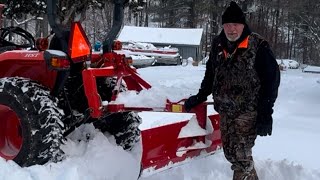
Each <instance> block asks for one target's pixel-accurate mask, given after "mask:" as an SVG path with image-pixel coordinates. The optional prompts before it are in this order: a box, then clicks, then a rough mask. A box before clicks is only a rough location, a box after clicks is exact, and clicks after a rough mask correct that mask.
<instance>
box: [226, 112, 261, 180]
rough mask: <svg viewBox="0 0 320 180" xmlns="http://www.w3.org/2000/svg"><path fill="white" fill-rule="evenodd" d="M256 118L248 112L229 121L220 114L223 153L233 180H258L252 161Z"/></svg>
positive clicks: (254, 113) (252, 113) (255, 114)
mask: <svg viewBox="0 0 320 180" xmlns="http://www.w3.org/2000/svg"><path fill="white" fill-rule="evenodd" d="M256 116H257V113H256V112H249V113H245V114H241V115H240V116H238V117H237V118H234V119H231V118H228V116H227V115H224V114H220V119H221V120H220V121H221V122H220V130H221V140H222V144H223V151H224V155H225V157H226V159H227V160H228V161H229V162H230V163H231V164H232V166H231V169H232V170H234V175H233V180H258V177H257V173H256V171H255V169H254V163H253V159H252V147H253V146H254V141H255V139H256V137H257V133H256V128H255V123H256Z"/></svg>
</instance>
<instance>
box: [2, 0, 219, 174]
mask: <svg viewBox="0 0 320 180" xmlns="http://www.w3.org/2000/svg"><path fill="white" fill-rule="evenodd" d="M114 2H115V6H114V20H113V26H112V28H111V30H110V32H109V34H108V36H107V37H106V40H105V41H104V43H103V53H98V54H94V53H92V51H91V45H90V43H89V41H88V39H87V37H86V35H85V33H84V30H83V29H82V27H81V24H80V23H79V22H73V23H72V26H71V28H70V29H64V28H63V27H62V26H60V25H59V24H57V23H56V17H55V14H56V0H48V1H47V12H48V19H49V23H50V26H51V28H52V31H53V32H54V34H55V35H54V37H53V39H52V40H51V42H50V45H49V49H46V48H47V46H48V40H47V39H46V38H44V39H40V40H37V41H35V40H34V38H33V37H32V36H31V35H30V34H29V33H28V32H25V31H24V30H22V29H20V28H13V27H11V28H5V29H2V32H1V37H0V38H1V42H0V43H1V44H0V45H1V47H0V157H2V158H4V159H7V160H13V161H15V162H16V163H18V164H19V165H21V166H30V165H34V164H44V163H46V162H48V161H54V162H56V161H59V160H61V159H63V155H64V153H63V151H62V150H61V148H60V146H61V145H62V144H63V143H64V139H65V137H66V136H67V135H68V134H69V133H70V132H72V131H73V130H74V129H75V128H76V127H78V126H80V125H82V124H84V123H93V124H94V126H95V127H96V128H99V129H100V130H101V131H102V132H104V131H108V132H109V133H111V134H112V135H114V136H115V139H116V142H117V144H119V145H120V146H122V147H123V148H124V149H125V150H128V151H130V150H131V149H132V148H133V147H134V146H135V145H139V144H142V149H143V154H142V162H141V164H142V168H143V169H160V168H162V167H165V166H166V165H168V164H175V163H177V162H181V161H183V160H185V159H186V158H190V157H196V156H200V155H207V154H212V153H214V152H216V150H217V149H219V147H221V139H220V130H219V116H218V115H211V116H207V110H206V108H207V105H208V103H203V104H201V105H199V106H198V107H196V108H195V109H194V111H193V112H194V113H196V117H197V118H196V121H197V124H198V126H199V127H201V128H203V130H204V133H202V134H187V135H183V136H181V134H180V133H181V131H182V129H184V128H186V126H187V125H188V124H189V122H190V121H191V120H190V119H183V120H181V121H175V122H172V123H170V122H168V123H163V125H162V126H158V127H149V128H147V129H143V130H142V131H141V130H140V129H139V125H140V124H141V118H140V117H139V115H138V113H137V112H140V111H162V112H179V113H183V112H184V108H183V106H182V103H183V100H182V101H180V102H177V103H172V102H170V101H169V100H168V102H167V104H166V106H165V107H163V109H160V110H159V108H158V109H154V108H152V107H126V106H125V105H124V104H115V103H109V102H110V101H113V100H116V98H117V94H118V93H119V92H122V91H126V90H135V91H137V92H139V91H141V90H142V89H149V88H151V86H150V85H149V84H148V83H147V82H145V81H144V80H143V79H141V78H140V77H139V76H138V75H137V72H136V70H135V69H134V68H132V67H131V66H130V65H129V64H128V61H127V60H126V57H125V56H124V55H121V54H117V53H115V52H114V51H113V49H114V48H119V44H118V43H114V40H115V38H116V37H117V35H118V33H119V31H120V29H121V26H122V22H123V14H124V13H123V9H124V6H125V3H126V0H115V1H114ZM10 33H16V34H18V35H20V36H23V37H24V38H25V39H27V40H28V41H29V42H28V43H26V44H15V43H13V42H9V41H7V40H5V39H6V38H5V37H6V36H7V35H8V34H10ZM26 48H27V49H26ZM143 120H144V121H148V119H143ZM179 134H180V135H179ZM141 139H142V143H140V142H141ZM199 144H200V146H199Z"/></svg>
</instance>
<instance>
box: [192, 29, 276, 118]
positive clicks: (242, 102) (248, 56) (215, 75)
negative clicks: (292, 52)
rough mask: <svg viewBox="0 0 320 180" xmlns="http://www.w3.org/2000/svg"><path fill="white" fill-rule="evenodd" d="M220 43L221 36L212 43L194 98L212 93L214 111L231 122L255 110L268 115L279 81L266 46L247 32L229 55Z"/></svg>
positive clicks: (270, 53) (221, 41) (223, 38)
mask: <svg viewBox="0 0 320 180" xmlns="http://www.w3.org/2000/svg"><path fill="white" fill-rule="evenodd" d="M223 35H224V34H223ZM223 41H227V40H226V38H225V35H224V36H222V35H221V34H220V35H219V36H217V37H216V38H215V39H214V40H213V43H212V50H211V52H210V58H209V60H208V61H207V64H206V72H205V77H204V79H203V81H202V83H201V88H200V90H199V93H198V95H199V96H200V97H207V96H208V95H209V94H211V93H212V95H213V99H214V108H215V110H216V111H217V112H219V113H220V114H225V115H227V116H229V117H231V118H235V117H237V116H239V115H240V114H242V113H245V112H252V111H256V110H257V109H258V106H268V107H262V108H266V109H270V108H271V110H270V113H271V114H272V107H273V103H274V101H275V99H276V98H277V94H278V86H279V82H280V79H279V68H278V65H277V62H276V60H275V58H274V56H273V54H272V52H271V50H270V48H269V45H268V43H267V42H266V41H265V40H264V39H263V38H262V37H261V36H259V35H258V34H256V33H251V32H250V33H248V34H247V35H246V36H242V38H241V41H240V42H238V43H237V47H236V48H235V50H233V53H228V52H227V50H226V47H224V44H226V43H225V42H223ZM261 102H268V103H264V104H263V103H261ZM261 104H263V105H261Z"/></svg>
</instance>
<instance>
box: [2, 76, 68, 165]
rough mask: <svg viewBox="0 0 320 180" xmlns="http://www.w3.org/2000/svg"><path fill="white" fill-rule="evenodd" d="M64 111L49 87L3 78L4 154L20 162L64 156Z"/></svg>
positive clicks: (56, 158)
mask: <svg viewBox="0 0 320 180" xmlns="http://www.w3.org/2000/svg"><path fill="white" fill-rule="evenodd" d="M63 115H64V114H63V111H62V110H61V109H60V108H58V107H57V100H56V98H53V97H52V96H51V95H50V91H49V90H48V89H47V88H45V87H43V86H41V85H39V84H37V83H36V82H33V81H31V80H29V79H25V78H17V77H9V78H1V79H0V157H2V158H4V159H7V160H13V161H15V162H16V163H17V164H19V165H20V166H31V165H35V164H44V163H46V162H48V161H54V162H56V161H59V160H61V159H62V156H63V152H62V150H61V149H60V145H61V144H62V143H63V123H62V121H61V120H60V119H61V118H62V116H63Z"/></svg>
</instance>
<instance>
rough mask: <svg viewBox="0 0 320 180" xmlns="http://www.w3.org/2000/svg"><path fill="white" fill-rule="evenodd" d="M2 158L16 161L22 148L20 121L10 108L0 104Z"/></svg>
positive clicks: (0, 154) (0, 148)
mask: <svg viewBox="0 0 320 180" xmlns="http://www.w3.org/2000/svg"><path fill="white" fill-rule="evenodd" d="M0 117H1V118H0V157H2V158H4V159H7V160H11V159H14V158H15V157H16V156H17V155H18V153H19V152H20V150H21V147H22V142H23V140H22V130H21V124H20V119H19V117H18V116H17V114H16V113H15V112H14V111H13V110H12V109H11V108H9V107H8V106H5V105H1V104H0Z"/></svg>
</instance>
